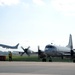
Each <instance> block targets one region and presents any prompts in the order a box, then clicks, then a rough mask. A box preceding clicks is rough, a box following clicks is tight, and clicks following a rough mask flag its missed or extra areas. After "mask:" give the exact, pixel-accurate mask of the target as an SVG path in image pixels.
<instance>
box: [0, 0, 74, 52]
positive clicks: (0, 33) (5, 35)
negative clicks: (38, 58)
mask: <svg viewBox="0 0 75 75" xmlns="http://www.w3.org/2000/svg"><path fill="white" fill-rule="evenodd" d="M69 34H72V37H73V45H74V48H75V1H74V0H0V43H1V44H7V45H16V44H17V43H20V45H19V49H17V50H22V49H21V48H20V46H23V47H27V46H30V47H31V48H30V49H31V50H34V51H37V46H38V45H40V48H41V49H44V48H45V45H47V44H50V43H53V44H55V45H61V46H66V45H67V44H68V40H69ZM0 50H3V51H6V50H7V49H3V48H1V47H0Z"/></svg>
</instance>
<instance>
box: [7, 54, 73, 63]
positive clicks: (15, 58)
mask: <svg viewBox="0 0 75 75" xmlns="http://www.w3.org/2000/svg"><path fill="white" fill-rule="evenodd" d="M12 60H13V61H31V62H33V61H34V62H41V59H38V56H36V55H35V56H34V55H32V56H30V57H28V56H19V55H13V56H12ZM6 61H9V58H8V56H6ZM47 61H48V59H47ZM52 61H53V62H72V60H71V59H70V58H64V59H63V60H62V59H61V58H60V57H58V58H57V57H55V58H52Z"/></svg>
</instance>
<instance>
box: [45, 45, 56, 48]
mask: <svg viewBox="0 0 75 75" xmlns="http://www.w3.org/2000/svg"><path fill="white" fill-rule="evenodd" d="M45 48H55V47H54V46H51V45H47V46H46V47H45Z"/></svg>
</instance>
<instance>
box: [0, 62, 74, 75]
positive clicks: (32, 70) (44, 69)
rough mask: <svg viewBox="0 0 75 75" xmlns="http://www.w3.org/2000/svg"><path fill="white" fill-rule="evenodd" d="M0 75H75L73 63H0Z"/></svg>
mask: <svg viewBox="0 0 75 75" xmlns="http://www.w3.org/2000/svg"><path fill="white" fill-rule="evenodd" d="M0 75H75V63H62V62H0Z"/></svg>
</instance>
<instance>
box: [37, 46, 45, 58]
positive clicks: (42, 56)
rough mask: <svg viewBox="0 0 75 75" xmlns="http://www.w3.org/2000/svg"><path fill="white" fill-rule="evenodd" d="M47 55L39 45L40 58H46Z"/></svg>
mask: <svg viewBox="0 0 75 75" xmlns="http://www.w3.org/2000/svg"><path fill="white" fill-rule="evenodd" d="M44 57H46V54H45V53H44V52H43V51H42V50H40V47H39V46H38V58H44Z"/></svg>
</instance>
